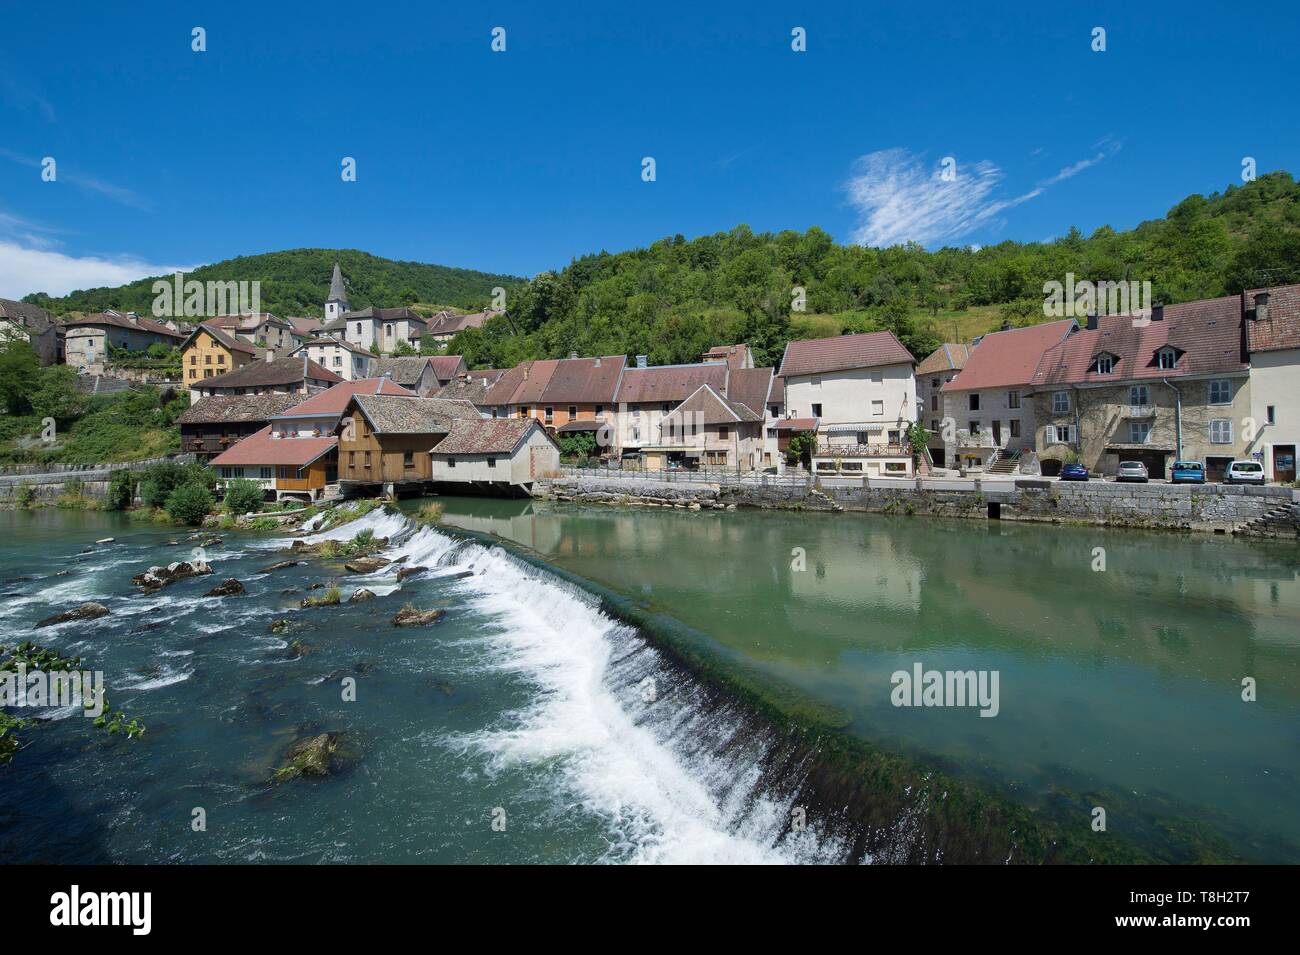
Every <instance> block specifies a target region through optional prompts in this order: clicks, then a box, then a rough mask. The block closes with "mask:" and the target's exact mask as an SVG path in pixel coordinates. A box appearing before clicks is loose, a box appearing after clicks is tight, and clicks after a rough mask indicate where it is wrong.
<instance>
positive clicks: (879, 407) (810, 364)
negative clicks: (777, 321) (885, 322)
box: [779, 332, 917, 477]
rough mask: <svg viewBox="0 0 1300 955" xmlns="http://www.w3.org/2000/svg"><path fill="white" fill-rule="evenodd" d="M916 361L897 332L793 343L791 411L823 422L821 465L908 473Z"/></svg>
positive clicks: (785, 365) (787, 362)
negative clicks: (908, 434)
mask: <svg viewBox="0 0 1300 955" xmlns="http://www.w3.org/2000/svg"><path fill="white" fill-rule="evenodd" d="M915 368H916V360H915V359H914V358H913V357H912V355H911V353H910V352H909V351H908V350H907V349H906V348H904V347H903V345H902V343H901V342H900V341H899V340H898V339H897V338H895V337H894V334H893V333H892V332H867V333H864V334H861V335H841V336H840V337H838V338H821V339H812V340H808V341H792V342H790V343H789V344H788V345H787V346H786V350H785V355H784V356H783V357H782V359H781V371H780V373H779V374H780V376H781V378H782V379H783V380H784V381H785V415H786V417H788V418H815V419H816V420H817V452H816V453H815V454H814V455H813V469H814V471H817V472H818V473H822V474H833V473H839V472H845V473H848V474H851V475H854V476H868V477H870V476H873V475H882V476H883V475H890V476H908V475H911V474H912V454H911V450H910V448H909V446H908V444H907V431H908V428H909V427H911V425H912V424H913V423H915V421H916V420H917V418H916V415H917V401H916V374H915Z"/></svg>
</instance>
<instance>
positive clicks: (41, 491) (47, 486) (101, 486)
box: [0, 454, 194, 507]
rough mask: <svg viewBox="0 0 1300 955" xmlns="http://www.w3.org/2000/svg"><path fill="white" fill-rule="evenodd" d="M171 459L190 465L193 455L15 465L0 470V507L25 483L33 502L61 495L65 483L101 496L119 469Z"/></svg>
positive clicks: (93, 496)
mask: <svg viewBox="0 0 1300 955" xmlns="http://www.w3.org/2000/svg"><path fill="white" fill-rule="evenodd" d="M163 461H174V462H175V463H177V464H191V463H193V461H194V455H192V454H178V455H176V456H175V457H173V458H152V459H150V460H148V461H132V462H129V463H123V464H98V465H97V464H44V465H41V464H17V465H10V466H9V467H7V468H4V469H3V470H0V507H3V506H6V505H9V504H12V503H13V502H14V500H15V499H16V498H17V497H18V494H19V489H20V488H21V487H23V486H24V485H26V486H27V487H30V488H31V489H32V494H33V496H34V499H35V500H36V501H53V500H56V499H57V498H58V497H59V496H60V495H62V494H63V493H64V492H65V490H66V489H67V487H68V485H70V484H71V485H72V486H73V487H74V488H75V487H76V486H77V485H78V483H80V488H81V493H82V494H83V495H84V496H86V497H90V498H96V499H98V498H102V497H104V495H106V494H107V493H108V481H109V476H110V475H111V474H112V472H113V471H117V470H121V469H122V468H126V469H129V470H131V471H142V470H144V469H145V468H147V467H149V466H150V465H151V464H159V463H161V462H163Z"/></svg>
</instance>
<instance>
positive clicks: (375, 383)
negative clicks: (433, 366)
mask: <svg viewBox="0 0 1300 955" xmlns="http://www.w3.org/2000/svg"><path fill="white" fill-rule="evenodd" d="M356 394H367V395H397V396H400V397H403V398H415V397H417V395H416V394H415V392H414V391H408V390H407V389H405V388H403V387H402V386H401V385H399V384H396V383H394V382H391V381H389V380H388V379H387V378H358V379H357V380H356V381H340V382H339V383H338V384H337V385H334V386H333V387H331V388H326V389H325V390H324V391H321V392H317V393H316V394H314V395H312V396H311V397H310V398H308V399H307V400H306V401H300V402H298V403H297V404H292V405H290V406H289V407H288V408H286V409H285V410H284V411H282V412H279V413H276V414H274V415H271V417H272V418H305V417H307V416H308V415H327V414H333V415H341V414H342V413H343V409H344V408H346V407H347V406H348V402H349V401H351V400H352V396H353V395H356ZM240 397H245V396H242V395H241V396H240ZM253 397H256V398H266V397H277V398H278V397H285V398H298V397H299V396H298V395H284V396H280V395H274V396H270V395H257V396H253ZM213 400H215V399H213V398H204V399H203V401H213ZM200 404H202V402H200ZM195 407H196V408H197V407H198V405H195Z"/></svg>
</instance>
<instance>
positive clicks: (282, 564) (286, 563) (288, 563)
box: [258, 560, 302, 574]
mask: <svg viewBox="0 0 1300 955" xmlns="http://www.w3.org/2000/svg"><path fill="white" fill-rule="evenodd" d="M300 563H302V561H299V560H280V561H276V562H275V563H274V564H272V565H271V566H269V567H263V568H262V569H261V570H259V571H258V573H259V574H270V573H273V572H274V571H277V570H284V569H285V568H286V567H297V566H298V565H299V564H300Z"/></svg>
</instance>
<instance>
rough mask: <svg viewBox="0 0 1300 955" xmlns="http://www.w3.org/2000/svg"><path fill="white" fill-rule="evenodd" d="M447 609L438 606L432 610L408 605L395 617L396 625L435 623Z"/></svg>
mask: <svg viewBox="0 0 1300 955" xmlns="http://www.w3.org/2000/svg"><path fill="white" fill-rule="evenodd" d="M446 612H447V611H445V610H441V609H439V608H437V607H435V608H433V609H432V610H421V609H419V608H418V607H411V606H406V607H403V608H402V609H401V610H399V611H397V615H396V616H395V617H393V626H394V627H420V626H423V625H425V624H428V623H433V622H434V621H435V620H437V619H438V618H439V617H441V616H442V615H443V614H445V613H446Z"/></svg>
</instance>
